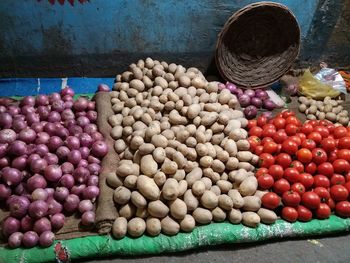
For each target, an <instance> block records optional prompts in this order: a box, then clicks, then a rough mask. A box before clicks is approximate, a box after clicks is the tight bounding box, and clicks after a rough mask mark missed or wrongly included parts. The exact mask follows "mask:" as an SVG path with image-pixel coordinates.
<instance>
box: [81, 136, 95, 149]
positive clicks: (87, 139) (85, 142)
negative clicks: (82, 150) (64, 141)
mask: <svg viewBox="0 0 350 263" xmlns="http://www.w3.org/2000/svg"><path fill="white" fill-rule="evenodd" d="M79 140H80V144H81V146H85V147H91V145H92V143H93V142H94V141H93V140H92V137H91V136H90V135H89V134H87V133H82V134H81V135H80V136H79Z"/></svg>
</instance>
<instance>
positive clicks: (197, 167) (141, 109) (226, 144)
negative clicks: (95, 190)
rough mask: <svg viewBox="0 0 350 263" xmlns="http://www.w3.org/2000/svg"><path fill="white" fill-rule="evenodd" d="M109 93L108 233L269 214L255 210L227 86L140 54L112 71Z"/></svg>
mask: <svg viewBox="0 0 350 263" xmlns="http://www.w3.org/2000/svg"><path fill="white" fill-rule="evenodd" d="M111 97H112V99H111V102H112V108H113V110H114V112H115V115H113V116H110V117H109V119H108V121H109V123H110V125H111V126H112V127H113V128H112V131H111V136H112V138H113V139H115V140H116V141H115V145H114V147H115V150H116V152H117V153H118V154H119V156H120V162H119V164H118V168H117V171H116V174H110V175H109V176H108V178H107V183H108V184H109V185H110V186H112V187H114V188H115V192H114V196H113V198H114V202H115V204H116V206H117V207H118V212H119V217H118V218H117V219H116V220H115V223H114V225H113V229H112V232H113V235H114V237H116V238H122V237H124V236H125V235H126V234H127V233H128V234H129V235H130V236H133V237H138V236H141V235H142V234H144V233H145V232H147V233H148V234H149V235H151V236H156V235H158V234H159V233H160V232H163V233H164V234H167V235H175V234H176V233H178V232H179V231H180V230H181V231H185V232H190V231H192V230H193V229H194V227H195V226H196V225H197V224H208V223H210V222H211V221H216V222H221V221H223V220H225V219H228V220H229V221H230V222H232V223H234V224H238V223H240V222H243V223H244V224H245V225H247V226H251V227H255V226H257V225H258V224H259V223H260V221H263V222H267V223H272V222H274V221H275V220H276V215H275V214H274V212H272V211H270V210H267V209H260V206H261V200H260V196H261V192H260V191H257V187H258V184H257V179H256V178H255V176H254V173H253V170H254V166H253V164H256V163H257V162H258V156H256V155H254V154H252V153H251V152H250V151H249V147H250V145H249V142H248V141H247V135H248V134H247V131H246V130H244V129H243V128H244V127H245V126H246V125H247V120H246V119H245V118H244V117H243V113H242V112H241V111H239V110H236V109H235V108H236V107H238V101H237V98H236V96H235V95H233V94H231V92H230V91H229V90H227V89H223V90H218V83H217V82H207V81H206V79H205V78H204V76H203V74H202V73H201V72H200V71H199V70H198V69H196V68H188V69H186V68H184V67H183V66H181V65H176V64H167V63H166V62H159V61H157V60H152V59H151V58H147V59H146V60H145V61H144V60H139V61H138V62H137V64H132V65H130V67H129V71H126V72H124V73H123V74H121V75H118V76H117V78H116V83H115V84H114V87H113V91H112V92H111ZM259 194H260V195H259ZM265 210H266V211H265ZM241 211H242V212H241ZM259 215H260V216H259Z"/></svg>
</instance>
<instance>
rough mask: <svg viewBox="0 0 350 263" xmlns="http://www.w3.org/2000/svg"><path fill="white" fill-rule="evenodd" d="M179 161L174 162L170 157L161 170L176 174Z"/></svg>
mask: <svg viewBox="0 0 350 263" xmlns="http://www.w3.org/2000/svg"><path fill="white" fill-rule="evenodd" d="M177 168H178V166H177V163H176V162H173V161H170V160H169V159H165V161H164V163H163V165H162V167H161V170H162V172H164V173H165V174H168V175H169V174H174V173H175V172H176V171H177Z"/></svg>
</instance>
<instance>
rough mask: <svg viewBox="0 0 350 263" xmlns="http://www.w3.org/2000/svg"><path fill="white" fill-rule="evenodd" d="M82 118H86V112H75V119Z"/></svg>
mask: <svg viewBox="0 0 350 263" xmlns="http://www.w3.org/2000/svg"><path fill="white" fill-rule="evenodd" d="M82 116H86V112H85V111H78V112H75V117H76V118H79V117H82Z"/></svg>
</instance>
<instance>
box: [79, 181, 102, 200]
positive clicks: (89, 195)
mask: <svg viewBox="0 0 350 263" xmlns="http://www.w3.org/2000/svg"><path fill="white" fill-rule="evenodd" d="M99 194H100V189H99V188H98V187H97V186H95V185H91V186H88V187H86V188H85V189H84V190H83V198H84V199H90V200H91V201H92V202H94V201H95V200H96V198H97V197H98V195H99Z"/></svg>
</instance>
